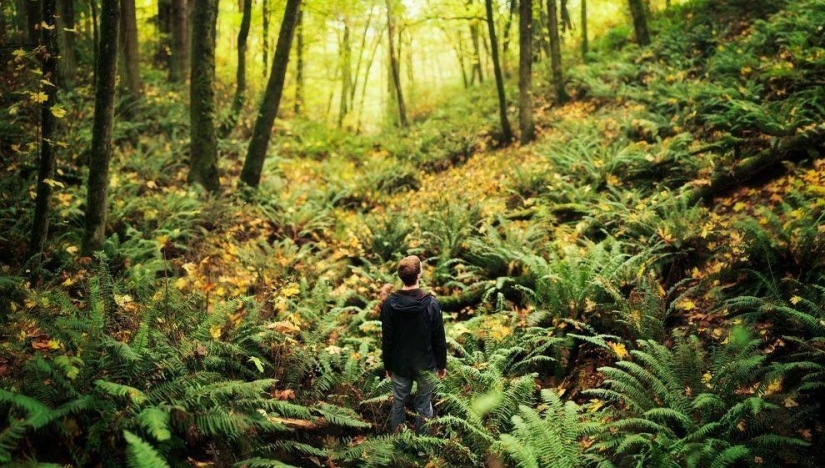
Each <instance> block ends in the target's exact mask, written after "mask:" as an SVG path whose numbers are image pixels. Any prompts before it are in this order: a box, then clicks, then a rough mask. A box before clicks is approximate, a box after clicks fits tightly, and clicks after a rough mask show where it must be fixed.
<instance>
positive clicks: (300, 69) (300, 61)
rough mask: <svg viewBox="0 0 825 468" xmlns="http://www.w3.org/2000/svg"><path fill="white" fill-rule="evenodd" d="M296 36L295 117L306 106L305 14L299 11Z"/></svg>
mask: <svg viewBox="0 0 825 468" xmlns="http://www.w3.org/2000/svg"><path fill="white" fill-rule="evenodd" d="M295 34H296V35H297V36H298V37H296V44H295V61H296V63H295V115H301V112H302V110H303V106H304V12H303V9H299V10H298V24H297V26H296V31H295Z"/></svg>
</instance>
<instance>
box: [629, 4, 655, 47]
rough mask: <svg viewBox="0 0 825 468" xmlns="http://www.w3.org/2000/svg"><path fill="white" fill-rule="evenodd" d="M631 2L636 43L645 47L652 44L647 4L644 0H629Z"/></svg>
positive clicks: (631, 15)
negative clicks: (646, 11) (646, 9)
mask: <svg viewBox="0 0 825 468" xmlns="http://www.w3.org/2000/svg"><path fill="white" fill-rule="evenodd" d="M628 1H629V3H630V17H631V18H632V19H633V31H634V32H635V33H636V43H637V44H639V45H640V46H642V47H644V46H646V45H649V44H650V32H649V31H648V30H647V18H646V17H645V5H644V3H642V0H628Z"/></svg>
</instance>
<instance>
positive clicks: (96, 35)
mask: <svg viewBox="0 0 825 468" xmlns="http://www.w3.org/2000/svg"><path fill="white" fill-rule="evenodd" d="M89 10H90V11H91V12H92V39H93V40H94V47H93V48H92V49H93V50H92V54H93V55H92V57H93V58H94V61H93V62H94V69H95V70H97V57H98V56H99V55H100V54H99V52H100V51H99V49H98V48H99V47H100V27H99V25H100V21H98V18H97V0H89Z"/></svg>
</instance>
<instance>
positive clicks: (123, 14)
mask: <svg viewBox="0 0 825 468" xmlns="http://www.w3.org/2000/svg"><path fill="white" fill-rule="evenodd" d="M120 43H121V49H122V50H123V72H124V75H125V78H126V79H125V80H124V81H125V88H126V93H127V94H128V95H129V101H130V102H129V106H128V113H127V114H128V115H130V116H134V112H133V111H134V109H135V107H136V106H137V104H138V103H139V102H140V94H141V87H142V86H141V83H140V57H139V55H138V37H137V14H136V12H135V0H120Z"/></svg>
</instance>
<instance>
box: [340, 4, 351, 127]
mask: <svg viewBox="0 0 825 468" xmlns="http://www.w3.org/2000/svg"><path fill="white" fill-rule="evenodd" d="M340 51H341V58H340V63H341V65H340V66H341V100H340V101H339V104H338V128H341V127H342V126H343V125H344V119H345V118H346V117H347V114H348V113H349V111H350V105H349V96H350V88H351V87H352V40H351V39H350V28H349V21H348V20H347V18H344V34H343V37H342V38H341V45H340Z"/></svg>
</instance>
